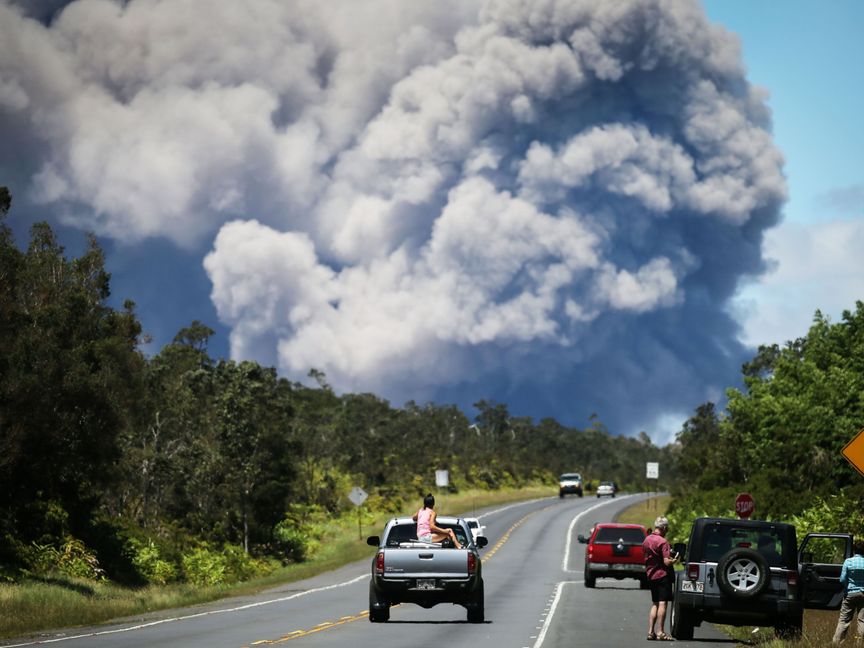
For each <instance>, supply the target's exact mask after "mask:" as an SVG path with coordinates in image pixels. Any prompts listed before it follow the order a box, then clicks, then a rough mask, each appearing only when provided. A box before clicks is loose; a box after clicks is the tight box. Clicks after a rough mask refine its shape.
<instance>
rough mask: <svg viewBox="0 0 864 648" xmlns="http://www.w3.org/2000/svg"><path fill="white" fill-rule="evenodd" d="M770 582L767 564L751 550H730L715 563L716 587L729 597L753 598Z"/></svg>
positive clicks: (759, 555)
mask: <svg viewBox="0 0 864 648" xmlns="http://www.w3.org/2000/svg"><path fill="white" fill-rule="evenodd" d="M770 580H771V579H770V571H769V569H768V563H767V562H766V561H765V559H764V558H763V557H762V554H760V553H759V552H758V551H754V550H753V549H745V548H741V547H739V548H735V549H732V550H731V551H729V552H727V553H726V554H724V555H723V556H721V558H720V560H719V561H718V562H717V585H719V586H720V589H721V590H722V591H723V593H724V594H727V595H729V596H734V597H737V598H741V599H750V598H754V597H756V596H759V595H760V594H761V593H762V592H763V591H764V590H765V588H766V587H767V586H768V583H769V581H770Z"/></svg>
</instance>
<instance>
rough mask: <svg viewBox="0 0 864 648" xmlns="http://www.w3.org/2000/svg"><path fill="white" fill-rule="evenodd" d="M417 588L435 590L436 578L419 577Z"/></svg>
mask: <svg viewBox="0 0 864 648" xmlns="http://www.w3.org/2000/svg"><path fill="white" fill-rule="evenodd" d="M417 589H422V590H434V589H435V579H434V578H418V579H417Z"/></svg>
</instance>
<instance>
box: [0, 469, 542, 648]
mask: <svg viewBox="0 0 864 648" xmlns="http://www.w3.org/2000/svg"><path fill="white" fill-rule="evenodd" d="M556 494H557V490H556V489H555V488H554V487H549V486H542V485H541V486H530V487H526V488H521V489H507V490H500V491H480V490H477V491H473V490H472V491H465V492H463V493H444V494H440V495H437V496H436V499H437V503H436V507H435V508H436V509H437V510H438V511H439V513H440V514H441V515H453V514H459V515H465V514H470V513H473V512H474V511H476V510H477V509H480V508H485V507H487V506H493V505H498V504H507V503H511V502H519V501H524V500H529V499H534V498H540V497H551V496H553V495H556ZM420 503H421V502H420V501H419V499H418V501H417V505H418V508H419V505H420ZM413 513H414V511H413V508H412V510H410V511H405V512H404V514H405V515H409V514H413ZM400 514H402V513H400ZM391 517H393V514H390V513H376V514H374V515H370V514H368V513H367V514H366V515H364V516H363V518H362V522H361V523H360V524H358V520H357V517H356V516H352V515H351V514H348V515H346V516H345V517H342V518H339V519H334V520H333V522H332V523H331V524H330V525H329V528H328V529H327V532H326V534H325V537H324V539H323V540H322V542H321V547H320V549H319V551H318V552H317V553H316V555H315V556H314V557H312V558H311V559H310V560H308V561H305V562H302V563H296V564H291V565H286V566H284V567H281V568H279V569H277V570H276V571H274V572H272V573H271V574H268V575H267V576H263V577H260V578H256V579H254V580H250V581H245V582H242V583H234V584H231V585H222V586H211V587H200V586H195V585H190V584H188V583H182V584H179V583H174V584H169V585H150V586H147V587H141V588H131V587H123V586H120V585H117V584H116V583H112V582H109V581H102V582H97V581H91V580H85V579H78V578H69V577H67V576H60V575H58V576H54V577H46V578H38V579H37V578H32V579H28V580H26V581H23V582H20V583H2V584H0V638H4V639H6V638H11V637H20V636H24V635H29V634H34V633H39V632H44V631H47V630H51V629H57V628H73V627H86V626H92V625H97V624H100V623H105V622H107V621H110V620H113V619H121V618H124V617H140V616H141V615H143V614H146V613H151V612H156V611H159V610H169V609H172V608H180V607H187V606H192V605H199V604H202V603H207V602H211V601H215V600H218V599H221V598H226V597H230V596H243V595H250V594H256V593H259V592H261V591H264V590H267V589H269V588H272V587H276V586H278V585H282V584H285V583H292V582H295V581H299V580H303V579H305V578H310V577H312V576H315V575H317V574H320V573H323V572H325V571H329V570H332V569H336V568H338V567H341V566H342V565H345V564H348V563H351V562H354V561H356V560H361V559H363V558H371V556H372V554H373V553H374V551H375V550H374V549H373V548H372V547H370V546H369V545H367V544H366V541H365V539H366V537H367V536H369V535H375V534H377V533H380V531H381V530H382V529H383V527H384V524H385V522H386V521H387V520H388V519H390V518H391Z"/></svg>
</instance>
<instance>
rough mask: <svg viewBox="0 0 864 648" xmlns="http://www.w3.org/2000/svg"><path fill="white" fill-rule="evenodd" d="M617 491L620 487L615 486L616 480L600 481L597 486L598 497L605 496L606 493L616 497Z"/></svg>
mask: <svg viewBox="0 0 864 648" xmlns="http://www.w3.org/2000/svg"><path fill="white" fill-rule="evenodd" d="M617 491H618V489H617V488H616V487H615V483H614V482H600V485H599V486H598V487H597V497H603V496H604V495H607V496H609V497H615V493H616V492H617Z"/></svg>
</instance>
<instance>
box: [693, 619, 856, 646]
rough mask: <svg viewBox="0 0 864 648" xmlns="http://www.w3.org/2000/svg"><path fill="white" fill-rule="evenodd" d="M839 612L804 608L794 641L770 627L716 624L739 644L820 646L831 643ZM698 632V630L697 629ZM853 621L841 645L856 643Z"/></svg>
mask: <svg viewBox="0 0 864 648" xmlns="http://www.w3.org/2000/svg"><path fill="white" fill-rule="evenodd" d="M838 614H839V612H835V611H828V610H805V611H804V631H803V632H802V634H801V638H800V639H798V640H796V641H786V640H783V639H777V638H775V637H774V630H773V629H771V628H753V627H741V628H738V627H735V626H717V627H718V628H720V629H721V630H723V631H724V632H726V633H727V634H728V635H729V636H730V637H732V638H733V639H736V640H737V641H738V642H740V643H739V644H738V645H739V646H759V647H760V648H822V647H823V646H830V645H831V638H832V637H833V636H834V628H835V627H836V626H837V615H838ZM696 632H697V633H698V632H699V630H698V629H697V630H696ZM854 634H855V623H854V622H853V623H852V625H851V626H850V627H849V634H848V635H847V636H846V641H845V642H844V644H843V645H846V646H853V645H858V644H855V642H854V641H853V636H854Z"/></svg>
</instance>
